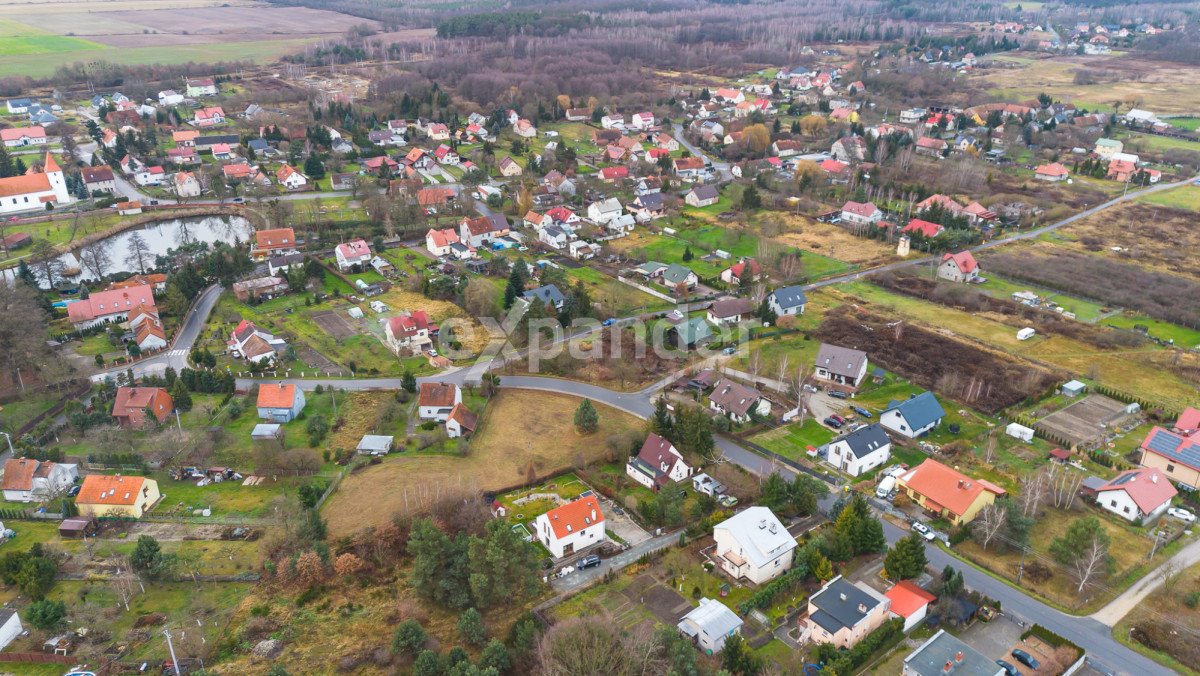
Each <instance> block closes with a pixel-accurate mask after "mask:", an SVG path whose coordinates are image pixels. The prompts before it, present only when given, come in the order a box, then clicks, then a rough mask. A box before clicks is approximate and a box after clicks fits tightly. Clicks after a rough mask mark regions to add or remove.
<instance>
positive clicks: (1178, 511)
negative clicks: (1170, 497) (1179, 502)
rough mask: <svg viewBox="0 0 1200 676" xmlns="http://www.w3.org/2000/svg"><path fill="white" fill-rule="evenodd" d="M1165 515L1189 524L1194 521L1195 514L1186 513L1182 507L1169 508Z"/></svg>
mask: <svg viewBox="0 0 1200 676" xmlns="http://www.w3.org/2000/svg"><path fill="white" fill-rule="evenodd" d="M1167 514H1170V515H1171V516H1173V517H1175V518H1176V519H1179V520H1180V521H1187V522H1188V523H1191V522H1193V521H1195V520H1196V515H1195V514H1192V513H1191V512H1189V511H1187V510H1186V509H1184V508H1182V507H1171V508H1170V509H1168V510H1167Z"/></svg>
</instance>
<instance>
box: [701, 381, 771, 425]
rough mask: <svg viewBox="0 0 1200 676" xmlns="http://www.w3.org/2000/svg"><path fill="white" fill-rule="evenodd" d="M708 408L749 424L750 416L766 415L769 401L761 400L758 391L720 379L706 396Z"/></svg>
mask: <svg viewBox="0 0 1200 676" xmlns="http://www.w3.org/2000/svg"><path fill="white" fill-rule="evenodd" d="M708 405H709V408H711V409H713V410H714V411H718V412H721V413H724V414H725V415H727V416H729V417H730V418H732V419H733V420H734V421H736V422H749V420H750V415H751V414H752V413H757V414H758V415H764V416H765V415H768V414H770V412H771V402H770V400H767V399H763V398H762V396H761V395H760V394H759V393H758V390H754V389H751V388H749V387H746V386H745V385H740V384H738V383H735V382H733V381H732V380H729V379H727V378H722V379H721V380H719V381H718V382H717V384H716V385H714V386H713V391H712V393H711V394H709V395H708Z"/></svg>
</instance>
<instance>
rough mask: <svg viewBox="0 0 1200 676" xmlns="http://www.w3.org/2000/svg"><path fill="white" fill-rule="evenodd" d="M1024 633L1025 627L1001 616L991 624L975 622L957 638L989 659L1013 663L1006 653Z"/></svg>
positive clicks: (1007, 617) (1005, 616)
mask: <svg viewBox="0 0 1200 676" xmlns="http://www.w3.org/2000/svg"><path fill="white" fill-rule="evenodd" d="M1024 631H1025V627H1023V626H1021V625H1019V624H1017V622H1016V621H1015V620H1013V619H1012V618H1010V617H1009V616H1007V615H1004V614H1001V615H1000V616H999V617H997V618H996V619H994V620H992V621H991V622H976V623H975V624H973V625H971V627H970V628H969V629H967V630H966V631H964V632H962V633H961V634H959V635H958V637H959V638H960V639H962V641H963V643H966V644H967V645H969V646H971V647H972V648H974V649H976V650H978V651H979V652H981V653H983V654H984V656H985V657H988V658H989V659H993V660H1005V661H1007V662H1013V661H1014V660H1013V658H1012V656H1011V655H1009V654H1008V653H1009V652H1010V651H1011V650H1012V647H1013V646H1014V645H1016V644H1017V643H1018V642H1020V640H1021V633H1022V632H1024ZM1017 668H1018V669H1020V667H1017Z"/></svg>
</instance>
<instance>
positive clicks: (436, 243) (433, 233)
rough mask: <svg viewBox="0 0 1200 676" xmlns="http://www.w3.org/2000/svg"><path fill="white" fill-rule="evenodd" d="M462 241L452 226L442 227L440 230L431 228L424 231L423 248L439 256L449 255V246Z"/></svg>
mask: <svg viewBox="0 0 1200 676" xmlns="http://www.w3.org/2000/svg"><path fill="white" fill-rule="evenodd" d="M461 243H462V241H461V240H460V239H459V238H458V231H457V230H455V229H454V228H444V229H442V230H436V229H431V230H430V231H429V232H427V233H425V248H426V249H428V250H429V253H431V254H433V255H434V256H438V257H439V258H440V257H442V256H449V255H450V251H451V248H452V247H453V246H454V245H455V244H461Z"/></svg>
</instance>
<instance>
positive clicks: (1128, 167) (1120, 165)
mask: <svg viewBox="0 0 1200 676" xmlns="http://www.w3.org/2000/svg"><path fill="white" fill-rule="evenodd" d="M1137 171H1138V168H1137V164H1135V163H1133V162H1130V161H1129V160H1112V161H1111V162H1109V163H1108V171H1107V172H1105V178H1108V179H1110V180H1113V181H1119V182H1121V183H1128V182H1129V181H1131V180H1133V177H1134V175H1136V174H1137Z"/></svg>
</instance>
